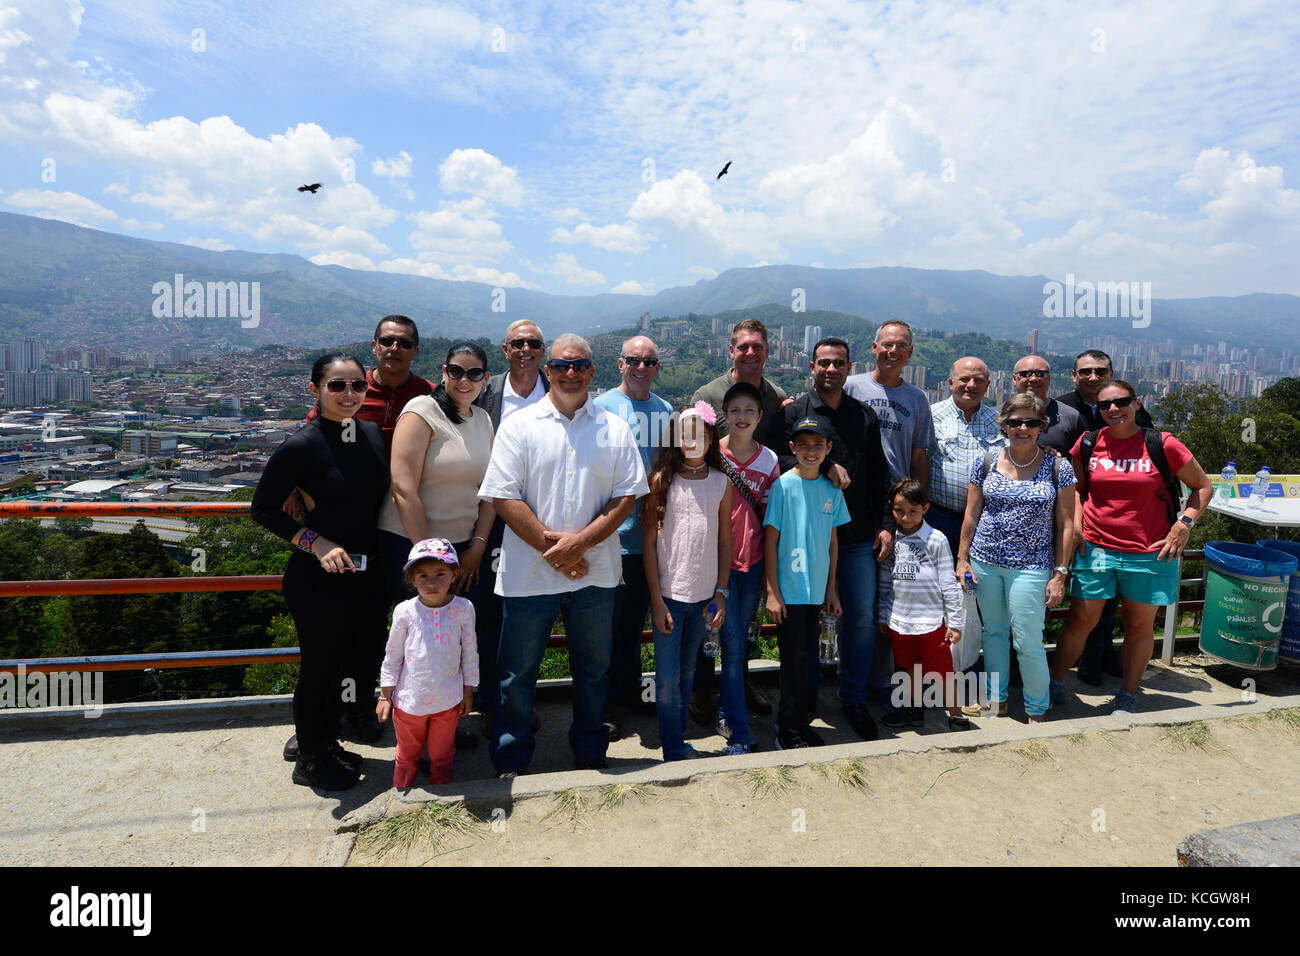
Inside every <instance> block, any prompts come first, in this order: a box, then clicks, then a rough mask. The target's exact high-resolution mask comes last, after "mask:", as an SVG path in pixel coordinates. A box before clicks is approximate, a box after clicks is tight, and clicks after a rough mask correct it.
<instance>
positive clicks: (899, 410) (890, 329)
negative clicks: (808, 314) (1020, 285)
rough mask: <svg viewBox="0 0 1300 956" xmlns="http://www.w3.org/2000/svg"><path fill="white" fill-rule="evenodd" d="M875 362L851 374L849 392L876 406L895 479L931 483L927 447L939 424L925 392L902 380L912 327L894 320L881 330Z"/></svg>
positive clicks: (873, 349) (892, 479)
mask: <svg viewBox="0 0 1300 956" xmlns="http://www.w3.org/2000/svg"><path fill="white" fill-rule="evenodd" d="M871 354H872V355H873V356H875V360H876V367H875V368H874V369H873V370H872V371H870V372H866V373H864V374H862V375H853V376H850V377H849V379H848V381H846V382H845V383H844V391H845V392H846V393H848V394H849V395H851V396H853V397H854V398H856V399H857V400H858V401H860V402H862V403H863V404H865V405H869V406H871V409H872V410H873V411H874V412H875V413H876V417H877V418H879V419H880V443H881V445H882V446H883V447H884V450H885V460H886V461H887V462H889V476H890V482H891V484H892V483H893V482H895V481H901V480H902V479H904V478H908V477H911V478H915V479H916V480H917V481H919V482H920V483H921V484H922V486H924V487H925V488H927V489H928V488H929V487H930V460H929V458H928V456H927V453H926V450H927V449H928V448H929V447H930V446H931V445H932V444H934V423H933V422H932V421H931V419H930V400H929V399H928V398H926V397H925V392H923V391H921V390H920V389H919V388H917V387H916V386H915V385H908V384H907V383H906V382H904V381H903V366H905V365H906V364H907V360H908V359H910V358H911V357H912V329H911V327H910V326H909V325H908V324H907V323H906V322H900V321H897V320H891V321H889V322H886V323H885V324H884V325H882V326H881V327H880V328H878V329H876V339H875V341H874V342H872V343H871Z"/></svg>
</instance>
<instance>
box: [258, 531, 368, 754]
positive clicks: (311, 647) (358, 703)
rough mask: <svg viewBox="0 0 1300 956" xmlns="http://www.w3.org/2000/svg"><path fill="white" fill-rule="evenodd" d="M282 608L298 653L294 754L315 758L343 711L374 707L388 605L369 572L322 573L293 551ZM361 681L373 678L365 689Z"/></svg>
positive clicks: (332, 734)
mask: <svg viewBox="0 0 1300 956" xmlns="http://www.w3.org/2000/svg"><path fill="white" fill-rule="evenodd" d="M284 602H285V604H286V605H288V608H289V613H290V614H292V615H293V624H294V628H295V629H296V630H297V632H298V646H299V648H300V649H301V651H302V663H301V664H300V665H299V668H298V686H297V688H296V689H295V690H294V694H293V723H294V729H295V731H296V732H297V734H298V752H299V753H300V754H301V755H303V756H304V757H316V756H320V755H322V754H324V753H325V750H326V748H327V747H328V746H329V743H330V741H332V740H334V739H335V737H336V736H337V728H338V721H339V717H341V716H342V714H343V709H344V707H345V706H346V705H349V704H350V705H351V706H355V707H358V708H360V707H367V708H373V707H374V706H375V704H374V696H375V694H374V691H375V683H374V681H375V677H377V676H378V673H379V665H380V664H381V663H382V661H383V655H384V644H385V641H386V639H387V631H386V629H385V622H386V618H387V613H388V598H387V595H386V593H385V588H384V582H383V576H382V574H381V573H380V571H379V570H378V569H377V568H375V569H372V570H366V571H348V572H345V573H341V574H330V573H328V572H326V571H323V570H321V566H320V562H319V561H317V560H316V558H314V557H312V556H311V555H308V554H305V553H303V552H295V553H294V554H293V556H292V557H291V558H290V559H289V567H288V568H287V569H286V570H285V572H284ZM366 674H373V675H374V676H372V677H370V679H369V683H364V681H365V675H366ZM348 678H351V680H350V681H349V680H348Z"/></svg>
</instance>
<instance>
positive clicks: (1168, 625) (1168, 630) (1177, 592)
mask: <svg viewBox="0 0 1300 956" xmlns="http://www.w3.org/2000/svg"><path fill="white" fill-rule="evenodd" d="M1182 587H1183V556H1182V555H1181V554H1180V555H1179V556H1178V584H1177V585H1176V586H1175V589H1174V603H1173V604H1170V605H1169V606H1167V607H1166V608H1165V642H1164V645H1163V646H1162V647H1161V648H1160V660H1161V661H1162V662H1163V663H1164V665H1165V666H1166V667H1168V666H1169V665H1170V664H1172V663H1173V662H1174V635H1175V634H1176V633H1177V632H1178V599H1179V598H1180V597H1181V596H1182V594H1181V592H1182Z"/></svg>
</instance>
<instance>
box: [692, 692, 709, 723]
mask: <svg viewBox="0 0 1300 956" xmlns="http://www.w3.org/2000/svg"><path fill="white" fill-rule="evenodd" d="M686 712H687V713H688V714H690V716H691V720H693V721H695V722H696V723H697V724H703V725H704V726H705V727H712V726H713V695H712V694H710V693H709V692H708V691H707V690H695V691H691V702H690V704H688V705H687V707H686Z"/></svg>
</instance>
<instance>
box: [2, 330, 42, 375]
mask: <svg viewBox="0 0 1300 956" xmlns="http://www.w3.org/2000/svg"><path fill="white" fill-rule="evenodd" d="M44 359H45V351H44V349H42V348H41V340H40V339H38V338H37V337H36V336H34V335H28V336H26V337H25V338H23V339H22V340H21V341H19V342H15V343H14V344H13V346H12V347H11V348H10V350H9V363H8V364H7V365H6V369H13V370H14V371H15V372H39V371H40V370H41V364H42V362H43V361H44Z"/></svg>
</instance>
